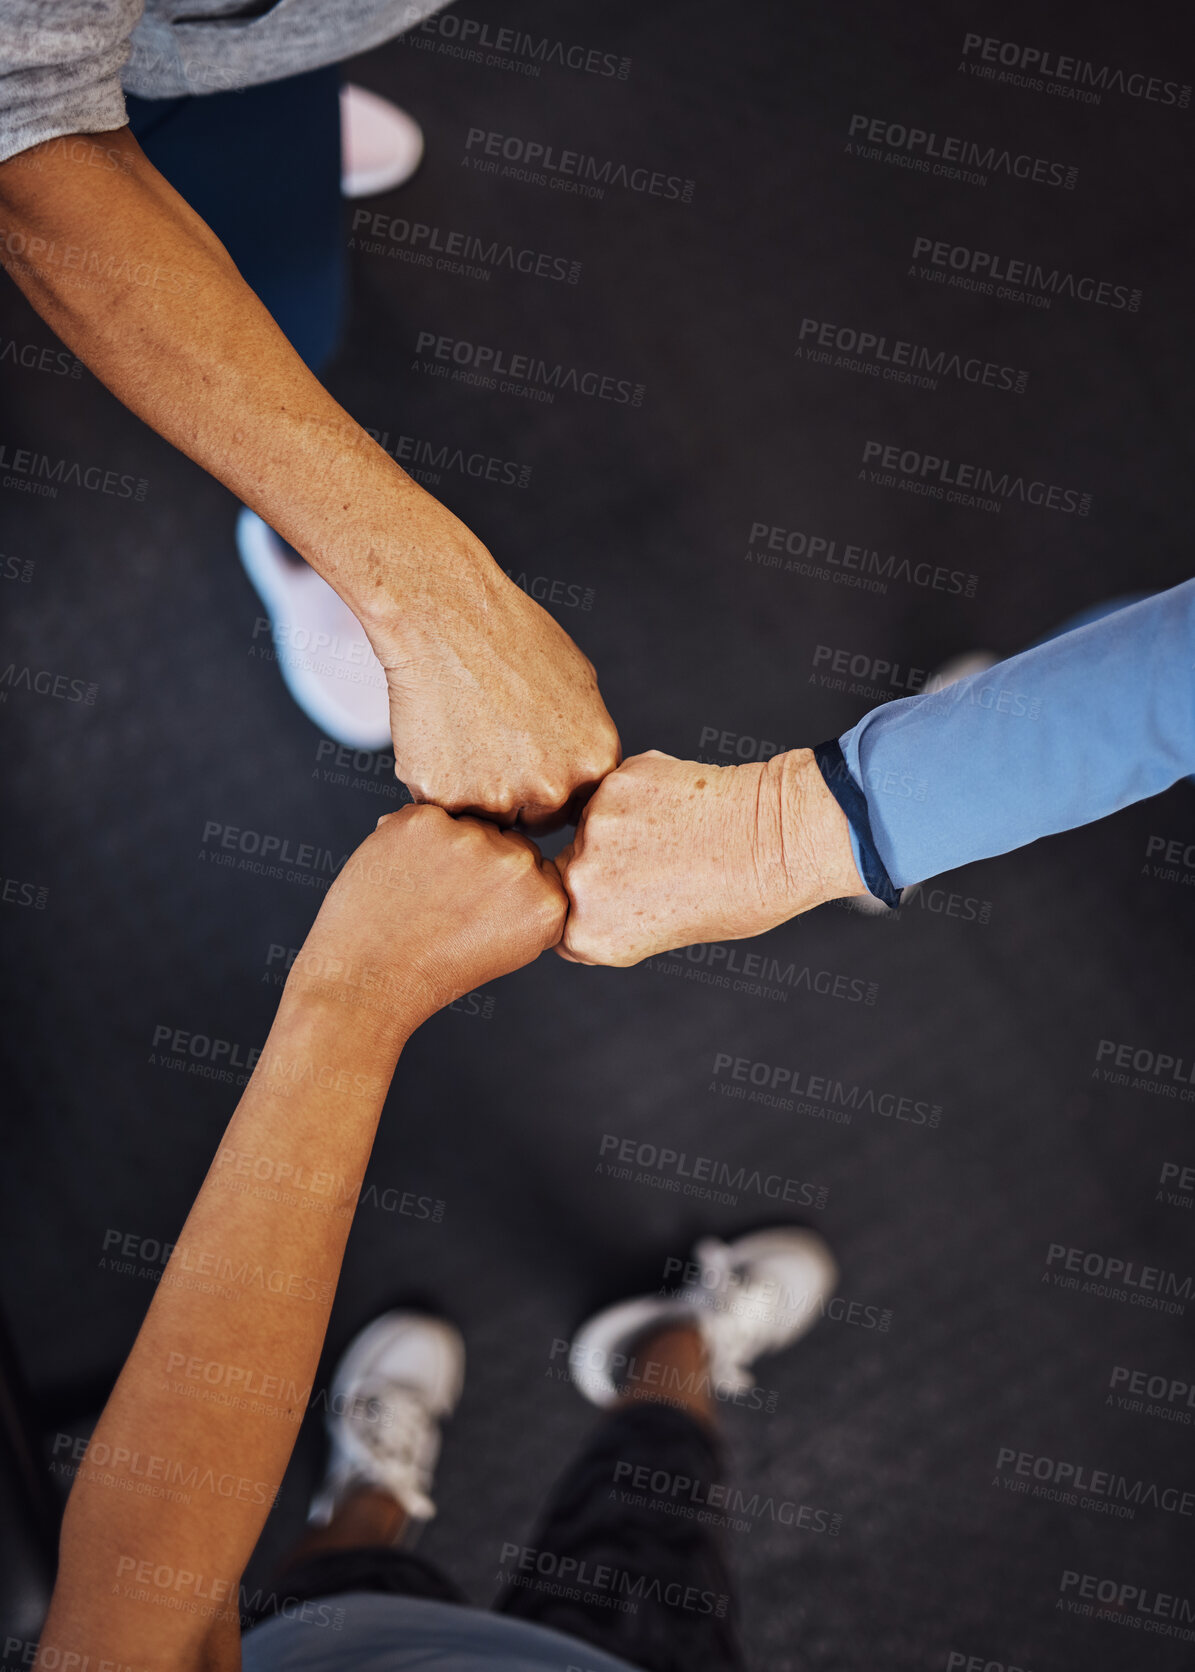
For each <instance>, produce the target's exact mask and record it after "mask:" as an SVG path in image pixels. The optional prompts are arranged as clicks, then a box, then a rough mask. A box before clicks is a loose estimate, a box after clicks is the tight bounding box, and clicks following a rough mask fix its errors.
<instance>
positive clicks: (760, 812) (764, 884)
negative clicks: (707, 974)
mask: <svg viewBox="0 0 1195 1672" xmlns="http://www.w3.org/2000/svg"><path fill="white" fill-rule="evenodd" d="M556 866H557V869H558V871H559V872H560V877H561V880H562V881H563V883H564V886H565V890H566V892H567V894H568V899H569V915H568V921H567V922H566V924H565V929H564V938H563V940H562V941H561V942H560V945H559V946H558V947H557V949H556V950H557V951H558V952H559V953H560V954H561V956H562V957H565V958H568V959H571V960H572V961H574V962H576V963H581V964H619V965H628V964H637V963H639V962H640V960H641V959H643V958H649V957H651V956H652V954H653V953H658V952H667V951H669V950H670V949H671V948H673V947H676V946H692V945H695V944H696V943H697V942H699V941H709V940H739V939H741V938H742V937H744V936H746V935H758V934H762V933H763V931H764V930H765V929H772V928H774V927H775V926H776V924H777V923H783V922H785V921H786V920H787V919H788V918H790V917H795V916H796V915H797V914H798V913H799V912H803V911H808V910H810V908H811V907H813V906H817V905H821V904H822V902H823V901H825V900H835V899H840V898H842V897H844V896H846V895H850V894H863V893H865V892H866V890H865V889H864V887H863V884H862V882H861V881H860V879H859V873H858V871H857V870H856V868H855V862H854V858H853V855H852V853H851V845H850V835H849V831H848V827H847V822H846V819H845V817H844V816H843V814H842V812H841V810H840V809H839V806H838V803H837V802H836V801H835V800H834V798H833V796H832V795H831V794H830V792H829V790H828V789H827V788H826V786H825V783H824V782H823V780H822V776H821V773H820V772H819V771H818V769H817V765H816V763H815V762H814V759H813V755H812V753H811V752H810V751H809V750H808V749H793V750H791V751H790V752H789V753H788V754H785V755H775V756H773V757H772V759H771V760H768V761H760V762H752V763H751V764H749V765H746V766H703V765H701V764H700V763H699V762H696V761H679V760H675V759H674V758H673V757H672V756H671V755H662V754H660V752H659V751H658V750H656V749H652V750H650V751H649V752H648V753H647V754H645V755H634V756H632V758H631V759H630V760H628V761H626V762H624V764H623V765H622V766H621V767H619V769H618V770H617V772H613V773H611V774H610V776H609V777H608V778H606V779H604V780H603V781H602V783H601V784H600V785H599V787H598V789H597V792H596V794H595V795H594V796H593V799H592V800H591V801H590V802H589V803H588V805H587V806H586V808H585V811H584V813H583V814H582V817H581V822H580V824H579V826H578V828H577V835H576V839H575V841H574V842H573V843H572V845H571V847H568V848H566V849H565V850H564V851H563V853H561V854H560V855H559V856H558V858H557V861H556Z"/></svg>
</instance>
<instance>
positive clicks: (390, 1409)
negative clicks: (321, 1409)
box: [345, 1382, 436, 1515]
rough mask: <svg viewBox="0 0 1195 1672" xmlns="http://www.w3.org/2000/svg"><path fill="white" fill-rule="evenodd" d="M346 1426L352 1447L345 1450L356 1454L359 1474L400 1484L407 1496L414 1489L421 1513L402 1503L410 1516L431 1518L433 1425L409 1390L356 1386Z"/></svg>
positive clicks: (382, 1385) (392, 1386)
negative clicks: (360, 1469) (373, 1475)
mask: <svg viewBox="0 0 1195 1672" xmlns="http://www.w3.org/2000/svg"><path fill="white" fill-rule="evenodd" d="M345 1426H346V1429H347V1435H346V1438H348V1439H349V1440H350V1441H351V1445H350V1447H349V1448H347V1449H350V1450H352V1451H355V1452H356V1453H357V1460H358V1462H359V1463H360V1464H362V1465H364V1472H366V1473H369V1474H372V1473H375V1472H376V1473H377V1474H378V1475H379V1476H381V1478H382V1479H383V1480H386V1481H391V1480H394V1479H396V1478H397V1479H399V1480H401V1481H402V1482H403V1484H404V1486H406V1488H407V1493H408V1495H409V1494H410V1492H411V1489H412V1488H413V1489H414V1492H415V1494H417V1496H418V1498H419V1500H420V1508H419V1509H418V1510H416V1508H415V1507H414V1505H413V1504H412V1503H407V1508H408V1510H409V1511H410V1513H411V1514H416V1513H423V1514H427V1515H431V1514H433V1513H434V1507H433V1505H432V1503H431V1501H430V1499H429V1498H428V1496H427V1488H428V1487H429V1486H430V1485H431V1465H432V1462H433V1460H434V1453H435V1445H434V1438H435V1434H436V1421H435V1418H434V1417H433V1416H432V1415H431V1414H430V1412H429V1411H428V1409H427V1407H426V1406H425V1405H424V1403H423V1401H422V1399H421V1398H420V1396H419V1395H418V1394H417V1393H416V1392H415V1391H414V1389H412V1388H409V1387H406V1386H405V1385H404V1384H403V1383H401V1382H374V1383H368V1382H363V1383H361V1384H360V1386H359V1387H358V1389H357V1391H356V1394H355V1397H354V1402H353V1408H352V1410H351V1412H347V1413H346V1415H345ZM405 1501H406V1500H405V1499H404V1502H405Z"/></svg>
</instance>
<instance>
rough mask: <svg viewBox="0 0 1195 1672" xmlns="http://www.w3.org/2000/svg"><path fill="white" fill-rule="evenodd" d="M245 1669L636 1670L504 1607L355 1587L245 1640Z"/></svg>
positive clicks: (374, 1671) (370, 1671) (404, 1671)
mask: <svg viewBox="0 0 1195 1672" xmlns="http://www.w3.org/2000/svg"><path fill="white" fill-rule="evenodd" d="M241 1655H242V1665H243V1667H244V1672H416V1669H418V1672H634V1668H633V1667H631V1666H630V1665H628V1663H627V1662H626V1661H625V1660H612V1659H611V1657H610V1656H609V1655H607V1654H603V1653H602V1652H601V1651H600V1650H599V1649H591V1648H589V1646H588V1645H587V1644H585V1643H582V1642H580V1641H579V1640H578V1639H577V1638H574V1637H564V1636H562V1635H561V1633H560V1632H558V1631H547V1630H545V1629H544V1627H543V1626H535V1625H528V1624H527V1623H526V1622H525V1621H523V1620H514V1619H511V1618H510V1617H509V1616H508V1615H505V1614H489V1613H487V1612H486V1611H485V1610H484V1609H481V1608H464V1607H460V1606H458V1605H457V1604H455V1603H450V1602H424V1601H423V1600H422V1599H421V1598H418V1597H394V1596H378V1595H374V1594H370V1595H366V1594H364V1593H358V1592H351V1593H349V1594H348V1595H346V1596H338V1597H325V1598H322V1599H320V1600H319V1601H316V1602H309V1603H304V1604H303V1605H302V1606H301V1607H296V1608H295V1609H294V1610H293V1611H292V1613H291V1615H290V1617H288V1618H281V1619H276V1620H270V1621H268V1622H267V1623H266V1624H265V1625H260V1626H256V1627H255V1628H254V1629H253V1630H252V1631H251V1632H248V1633H247V1634H246V1636H245V1637H244V1638H243V1639H242V1641H241Z"/></svg>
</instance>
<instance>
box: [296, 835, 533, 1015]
mask: <svg viewBox="0 0 1195 1672" xmlns="http://www.w3.org/2000/svg"><path fill="white" fill-rule="evenodd" d="M565 909H566V901H565V898H564V890H563V889H562V888H561V886H560V879H559V878H558V877H557V875H556V869H555V867H554V865H553V864H552V862H551V860H545V859H543V858H541V856H540V853H539V849H538V848H537V847H536V846H535V844H534V842H530V841H528V840H527V838H526V837H525V836H520V835H518V834H517V833H516V832H514V831H509V830H499V829H498V827H497V826H496V825H493V824H486V823H483V822H481V821H480V820H478V819H454V818H450V817H449V815H448V814H447V813H445V812H443V811H442V810H441V809H440V808H439V807H403V808H401V809H400V810H399V811H398V812H397V813H389V814H387V815H386V817H384V818H382V819H380V820H379V821H378V826H377V829H376V830H375V831H374V833H373V835H372V836H369V837H368V838H367V839H366V840H365V841H364V842H363V843H362V844H361V846H360V847H359V848H358V849H357V850H356V852H355V853H353V854H352V855H351V856H350V857H349V859H348V861H347V862H346V864H345V866H344V869H343V870H342V871H341V873H340V875H339V876H338V877H337V879H336V881H335V882H334V883H333V885H332V887H331V889H330V890H329V891H328V897H327V899H326V900H325V901H324V903H323V905H322V906H321V907H320V912H319V916H318V917H317V918H316V920H315V923H314V925H313V926H312V929H311V933H310V934H309V935H308V937H307V940H306V942H305V943H304V946H303V950H302V952H301V953H300V955H299V957H298V958H296V960H295V963H294V966H293V968H292V970H291V974H290V978H289V980H288V982H287V989H288V991H289V992H291V993H292V996H293V994H294V993H296V992H299V991H306V992H309V993H311V994H313V995H317V996H318V995H319V994H324V995H325V996H328V997H332V998H335V999H336V1001H337V1002H339V1003H345V1002H349V1003H352V1004H354V1005H355V1006H358V1007H360V1008H363V1009H369V1010H372V1011H373V1012H375V1014H376V1015H377V1018H378V1022H379V1026H380V1027H381V1028H382V1029H385V1028H387V1027H390V1026H393V1027H395V1028H396V1029H397V1031H399V1032H401V1033H402V1034H404V1035H405V1034H407V1033H409V1032H410V1031H411V1030H412V1029H413V1028H415V1027H417V1026H418V1025H419V1024H420V1023H421V1022H424V1021H426V1020H427V1018H428V1017H429V1016H431V1015H433V1014H434V1013H435V1012H436V1011H437V1010H440V1009H442V1008H443V1007H444V1006H445V1005H446V1004H451V1003H452V1001H453V999H457V998H460V996H461V995H462V993H467V992H469V991H470V990H471V989H472V988H474V987H481V986H484V984H485V983H486V982H487V981H493V980H495V979H496V978H497V977H498V976H500V975H506V974H508V973H509V972H510V971H511V970H516V969H521V968H522V966H523V965H524V964H529V963H531V962H532V961H533V960H534V959H536V958H538V957H539V955H540V953H541V952H545V951H546V950H547V949H548V947H550V946H555V944H556V942H557V941H558V940H559V939H560V932H561V929H562V928H563V926H564V914H565Z"/></svg>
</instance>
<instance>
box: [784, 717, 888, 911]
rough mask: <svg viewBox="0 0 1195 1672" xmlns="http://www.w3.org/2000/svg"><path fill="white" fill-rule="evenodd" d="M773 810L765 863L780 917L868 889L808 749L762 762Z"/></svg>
mask: <svg viewBox="0 0 1195 1672" xmlns="http://www.w3.org/2000/svg"><path fill="white" fill-rule="evenodd" d="M764 771H765V774H766V775H768V776H769V778H770V779H771V791H772V793H771V798H770V799H771V800H772V803H773V806H774V812H773V815H772V818H771V820H770V821H769V824H770V831H769V833H768V835H769V837H770V844H771V851H770V854H769V855H768V859H767V863H768V866H769V869H770V871H771V873H772V875H773V876H774V877H775V878H776V886H777V890H778V898H779V900H780V902H781V903H782V904H783V906H784V908H785V917H795V916H796V915H797V913H798V912H804V911H810V910H812V908H813V907H814V906H820V905H822V904H824V903H825V902H826V901H827V900H842V899H846V898H848V897H849V896H852V895H856V894H866V892H867V889H866V887H865V886H864V883H863V880H862V878H861V877H860V875H859V871H858V867H857V866H856V864H855V855H854V851H853V849H852V847H851V832H850V825H849V824H848V823H847V819H846V815H845V814H844V813H843V811H842V809H841V807H840V806H839V805H838V803H837V801H836V800H835V799H834V797H833V795H831V793H830V791H829V790H828V789H827V787H826V783H825V780H824V778H823V777H822V775H821V772H820V770H819V769H818V765H817V761H816V760H815V759H814V755H813V751H812V750H811V749H790V750H789V751H788V752H787V753H786V754H783V755H774V756H773V757H772V758H771V760H769V761H767V762H766V763H765V767H764Z"/></svg>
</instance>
